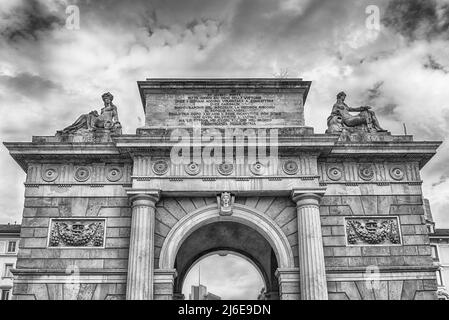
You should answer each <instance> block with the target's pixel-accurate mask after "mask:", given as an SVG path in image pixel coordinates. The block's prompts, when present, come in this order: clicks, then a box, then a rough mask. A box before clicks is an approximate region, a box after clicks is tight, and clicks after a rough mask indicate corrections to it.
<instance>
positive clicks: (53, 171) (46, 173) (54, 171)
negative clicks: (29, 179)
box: [41, 166, 59, 182]
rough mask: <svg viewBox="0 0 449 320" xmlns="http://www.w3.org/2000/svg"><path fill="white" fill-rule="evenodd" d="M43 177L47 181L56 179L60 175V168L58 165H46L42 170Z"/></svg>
mask: <svg viewBox="0 0 449 320" xmlns="http://www.w3.org/2000/svg"><path fill="white" fill-rule="evenodd" d="M41 176H42V179H43V180H44V181H46V182H52V181H55V180H56V179H57V178H58V176H59V168H58V167H53V166H51V167H44V168H42V172H41Z"/></svg>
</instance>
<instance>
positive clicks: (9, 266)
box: [3, 263, 14, 278]
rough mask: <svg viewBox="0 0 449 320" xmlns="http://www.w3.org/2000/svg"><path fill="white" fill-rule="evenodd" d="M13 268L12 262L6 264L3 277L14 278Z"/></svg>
mask: <svg viewBox="0 0 449 320" xmlns="http://www.w3.org/2000/svg"><path fill="white" fill-rule="evenodd" d="M12 268H14V265H13V264H12V263H6V264H5V273H4V276H3V278H12V277H13V275H12V272H11V269H12Z"/></svg>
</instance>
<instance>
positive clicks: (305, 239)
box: [292, 190, 328, 300]
mask: <svg viewBox="0 0 449 320" xmlns="http://www.w3.org/2000/svg"><path fill="white" fill-rule="evenodd" d="M320 198H321V197H320V196H319V195H318V194H311V193H306V194H304V193H299V192H298V191H295V190H294V191H293V192H292V199H293V201H294V202H296V206H297V212H298V248H299V272H300V275H299V276H300V291H301V300H327V299H328V296H327V282H326V270H325V267H324V252H323V239H322V234H321V221H320V210H319V201H320Z"/></svg>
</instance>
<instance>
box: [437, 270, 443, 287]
mask: <svg viewBox="0 0 449 320" xmlns="http://www.w3.org/2000/svg"><path fill="white" fill-rule="evenodd" d="M437 284H438V286H439V287H442V286H443V277H442V276H441V270H438V271H437Z"/></svg>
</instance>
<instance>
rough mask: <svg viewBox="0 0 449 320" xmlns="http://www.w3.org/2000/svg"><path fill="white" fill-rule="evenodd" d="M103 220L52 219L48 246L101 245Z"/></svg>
mask: <svg viewBox="0 0 449 320" xmlns="http://www.w3.org/2000/svg"><path fill="white" fill-rule="evenodd" d="M104 235H105V220H104V219H97V220H92V219H88V220H73V219H52V220H51V225H50V239H49V241H48V246H49V247H103V244H104Z"/></svg>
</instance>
